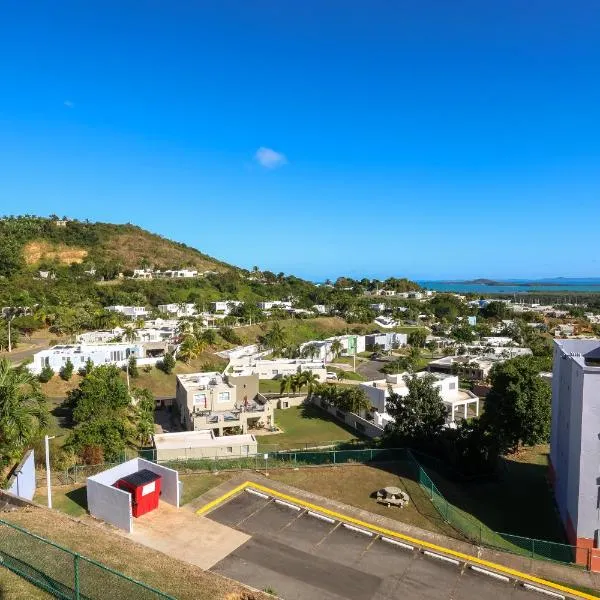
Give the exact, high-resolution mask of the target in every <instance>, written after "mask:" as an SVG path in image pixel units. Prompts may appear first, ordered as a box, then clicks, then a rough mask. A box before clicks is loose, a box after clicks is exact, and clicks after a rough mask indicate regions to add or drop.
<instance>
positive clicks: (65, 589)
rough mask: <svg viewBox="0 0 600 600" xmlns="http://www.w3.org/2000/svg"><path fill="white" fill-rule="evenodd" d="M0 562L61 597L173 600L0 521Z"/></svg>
mask: <svg viewBox="0 0 600 600" xmlns="http://www.w3.org/2000/svg"><path fill="white" fill-rule="evenodd" d="M0 562H1V564H2V565H3V566H5V567H6V568H8V569H10V570H11V571H13V572H15V573H17V574H18V575H20V576H21V577H24V578H25V579H27V580H28V581H29V582H31V583H32V584H33V585H35V586H37V587H39V588H41V589H43V590H45V591H46V592H48V593H50V594H52V595H53V596H55V597H57V598H63V599H65V600H101V599H102V600H103V599H105V598H111V600H132V599H133V598H135V599H136V600H137V599H138V598H139V599H141V600H159V599H162V600H175V599H174V598H173V597H172V596H169V595H167V594H164V593H163V592H160V591H158V590H156V589H154V588H152V587H150V586H148V585H146V584H144V583H141V582H139V581H136V580H135V579H131V578H130V577H127V575H123V573H119V572H118V571H115V570H114V569H111V568H109V567H107V566H105V565H102V564H100V563H98V562H96V561H94V560H91V559H89V558H86V557H85V556H81V554H77V553H76V552H71V550H67V549H66V548H63V547H62V546H59V545H58V544H55V543H53V542H51V541H49V540H46V539H44V538H42V537H40V536H38V535H35V534H33V533H30V532H29V531H27V530H25V529H22V528H21V527H18V526H16V525H13V524H11V523H7V522H6V521H2V520H0Z"/></svg>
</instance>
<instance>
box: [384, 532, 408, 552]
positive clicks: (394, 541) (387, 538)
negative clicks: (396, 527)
mask: <svg viewBox="0 0 600 600" xmlns="http://www.w3.org/2000/svg"><path fill="white" fill-rule="evenodd" d="M381 539H382V540H383V541H384V542H387V543H388V544H394V546H400V548H405V549H406V550H414V549H415V547H414V546H411V545H410V544H405V543H404V542H399V541H398V540H393V539H392V538H389V537H385V536H383V535H382V536H381Z"/></svg>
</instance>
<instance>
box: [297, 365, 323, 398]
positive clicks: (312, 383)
mask: <svg viewBox="0 0 600 600" xmlns="http://www.w3.org/2000/svg"><path fill="white" fill-rule="evenodd" d="M300 377H301V380H302V385H301V386H300V387H304V386H306V390H307V392H308V395H309V396H312V395H313V392H314V390H315V388H316V387H317V385H318V384H319V378H318V377H317V376H316V375H315V373H313V372H312V371H302V373H301V374H300Z"/></svg>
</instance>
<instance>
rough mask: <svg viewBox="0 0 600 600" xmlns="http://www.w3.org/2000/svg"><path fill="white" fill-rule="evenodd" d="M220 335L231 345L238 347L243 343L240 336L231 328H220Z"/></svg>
mask: <svg viewBox="0 0 600 600" xmlns="http://www.w3.org/2000/svg"><path fill="white" fill-rule="evenodd" d="M219 335H220V336H221V337H222V338H223V339H224V340H225V341H226V342H229V343H230V344H235V345H236V346H237V345H240V344H241V343H242V339H241V338H240V336H239V335H238V334H237V333H236V332H235V331H234V330H233V329H232V328H231V327H227V326H223V327H220V328H219Z"/></svg>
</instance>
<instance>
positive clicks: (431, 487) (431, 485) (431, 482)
mask: <svg viewBox="0 0 600 600" xmlns="http://www.w3.org/2000/svg"><path fill="white" fill-rule="evenodd" d="M429 483H430V487H429V489H430V490H431V499H432V500H433V481H431V479H429Z"/></svg>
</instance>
